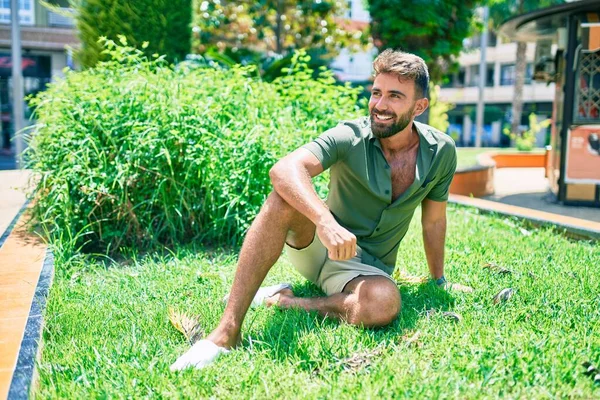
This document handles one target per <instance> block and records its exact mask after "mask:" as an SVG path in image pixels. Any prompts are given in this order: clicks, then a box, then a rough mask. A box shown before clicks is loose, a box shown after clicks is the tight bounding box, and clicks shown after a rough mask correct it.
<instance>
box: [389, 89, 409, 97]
mask: <svg viewBox="0 0 600 400" xmlns="http://www.w3.org/2000/svg"><path fill="white" fill-rule="evenodd" d="M390 93H391V94H397V95H400V96H402V97H406V95H405V94H404V93H402V92H401V91H399V90H390Z"/></svg>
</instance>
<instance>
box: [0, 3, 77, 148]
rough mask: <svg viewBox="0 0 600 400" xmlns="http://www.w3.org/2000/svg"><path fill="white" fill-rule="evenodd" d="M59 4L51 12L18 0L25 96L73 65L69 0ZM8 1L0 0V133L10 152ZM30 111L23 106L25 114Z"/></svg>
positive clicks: (73, 33)
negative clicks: (56, 8)
mask: <svg viewBox="0 0 600 400" xmlns="http://www.w3.org/2000/svg"><path fill="white" fill-rule="evenodd" d="M51 3H53V4H55V5H56V6H57V7H59V11H60V12H54V11H51V10H48V9H47V8H45V7H44V6H43V5H42V4H40V2H39V0H19V20H20V26H21V46H22V68H23V85H24V93H25V96H28V95H31V94H35V93H37V92H39V91H40V90H43V89H44V88H45V86H46V85H47V84H48V83H49V82H50V81H51V80H52V79H53V78H54V77H58V76H61V75H62V74H63V72H62V71H63V69H64V68H65V67H67V66H69V67H71V68H73V67H74V65H73V59H72V55H71V54H72V52H71V51H70V50H69V46H71V47H75V46H77V44H78V40H77V36H76V31H75V26H74V24H75V23H74V20H73V18H71V17H70V16H69V14H71V13H72V10H71V9H70V8H69V3H68V0H54V1H51ZM11 44H12V40H11V17H10V0H0V111H1V114H0V120H1V122H2V134H1V135H0V145H1V149H2V151H3V152H4V153H10V151H11V142H10V138H11V137H12V136H13V134H14V133H13V132H12V131H13V129H12V125H13V124H12V101H13V99H12V77H11V76H12V57H11ZM30 114H31V111H30V110H29V109H28V108H27V107H25V117H26V118H27V119H28V118H29V117H30Z"/></svg>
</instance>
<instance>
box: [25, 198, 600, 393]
mask: <svg viewBox="0 0 600 400" xmlns="http://www.w3.org/2000/svg"><path fill="white" fill-rule="evenodd" d="M417 215H419V213H417ZM418 220H419V218H414V220H413V226H412V227H411V229H410V231H409V234H408V235H407V237H406V238H405V240H404V242H403V244H402V245H401V250H400V253H399V255H398V264H397V272H398V273H402V274H403V275H406V274H408V275H422V276H424V275H426V271H427V267H426V263H425V258H424V252H423V250H422V242H421V236H420V235H421V232H420V224H419V223H418ZM526 229H527V230H526ZM235 261H236V254H235V253H232V252H228V251H225V250H202V249H200V250H193V249H189V248H188V249H179V250H177V251H176V252H174V253H173V254H172V255H169V256H154V257H150V256H147V257H138V258H134V259H133V261H130V262H128V263H125V264H121V265H117V264H113V265H111V266H110V267H105V266H103V265H101V264H96V265H88V266H85V267H84V266H81V265H78V264H76V263H73V265H57V273H56V277H55V280H54V285H53V287H52V290H51V295H50V299H49V303H48V308H47V310H46V316H45V320H46V325H45V331H44V336H43V340H44V345H43V355H42V358H41V361H40V362H39V369H38V370H39V383H38V386H37V389H36V392H35V394H36V396H37V397H39V398H73V399H75V398H77V399H86V398H140V397H152V398H240V399H247V398H257V399H278V398H308V399H313V398H314V399H316V398H319V399H320V398H331V399H340V398H347V399H355V398H418V399H420V398H436V399H437V398H461V399H466V398H498V397H506V398H526V399H535V398H566V397H569V398H584V399H590V398H599V397H600V386H594V383H593V380H592V379H591V378H589V377H587V376H585V375H584V374H583V372H584V369H583V367H581V363H582V362H584V361H588V360H589V361H591V362H592V363H594V364H595V365H598V364H600V251H599V249H598V246H597V244H594V243H592V242H584V241H573V240H570V239H567V238H565V237H563V236H561V235H559V234H557V233H556V232H554V231H552V230H550V229H530V228H526V227H524V226H523V225H521V224H520V223H518V222H515V221H514V220H511V219H507V218H504V217H498V216H488V215H480V214H479V213H478V211H477V210H474V209H468V208H462V207H456V206H450V207H449V228H448V244H447V273H446V276H447V277H448V278H449V280H452V281H457V282H461V283H464V284H468V285H470V286H472V287H474V288H475V292H474V293H472V294H463V293H453V292H444V291H442V290H440V289H437V288H435V287H433V286H432V285H431V284H414V283H411V284H408V283H404V284H402V283H401V284H400V290H401V293H402V300H403V310H402V313H401V316H400V317H399V319H398V320H397V321H396V322H395V323H394V324H393V325H392V326H390V327H388V328H385V329H379V330H363V329H358V328H354V327H351V326H348V325H346V324H343V323H338V322H336V321H332V320H329V319H324V318H322V317H319V316H318V315H316V314H309V313H305V312H301V311H298V310H290V311H282V310H278V309H275V308H271V309H266V308H262V309H256V310H251V311H250V312H249V314H248V316H247V318H246V322H245V327H244V328H245V329H244V338H243V345H242V346H241V347H240V348H239V349H237V350H235V351H233V352H231V353H230V354H229V355H227V356H223V357H221V358H220V359H219V360H218V361H217V362H216V363H215V364H214V365H213V366H211V367H208V368H206V369H204V370H200V371H198V370H194V369H189V370H186V371H183V372H180V373H174V372H170V371H169V366H170V364H171V363H173V362H174V361H175V359H176V358H177V357H178V356H179V355H180V354H182V353H183V352H184V351H186V350H187V349H188V347H189V345H188V343H186V340H185V338H184V337H183V335H181V334H180V333H179V332H178V331H176V330H175V329H174V328H173V327H172V326H171V325H170V323H169V320H168V310H169V308H170V307H172V308H174V309H175V310H177V311H181V312H186V313H189V314H191V315H198V316H199V318H200V321H201V323H202V324H203V327H204V328H205V330H206V331H209V330H210V329H212V328H213V327H214V326H215V325H216V324H217V322H218V320H219V317H220V315H221V313H222V311H223V305H222V304H221V302H220V299H221V298H222V297H223V295H224V294H226V293H227V291H228V289H229V286H230V284H231V282H232V279H233V274H234V268H235ZM488 262H493V263H496V264H498V265H500V266H502V267H505V268H508V269H510V270H511V271H512V274H498V273H496V272H494V271H490V270H489V269H486V268H482V267H483V266H484V265H485V264H486V263H488ZM66 269H68V272H65V270H66ZM399 276H400V275H398V277H399ZM282 281H289V282H292V283H293V285H294V287H293V288H294V292H295V293H297V294H300V295H314V294H318V290H317V289H316V288H315V287H314V286H312V285H310V284H307V283H306V282H305V281H304V280H303V279H302V278H301V277H300V276H299V275H298V274H297V273H295V272H294V271H293V270H292V268H291V266H290V265H289V263H288V261H287V260H286V259H285V258H282V259H281V260H280V261H279V262H278V263H277V264H276V265H275V267H274V268H273V270H272V271H271V273H270V274H269V275H268V277H267V281H266V283H270V284H273V283H277V282H282ZM509 287H510V288H514V289H515V290H516V293H515V295H514V296H513V297H512V298H511V299H509V300H508V302H506V303H504V304H499V305H495V304H494V303H493V301H492V298H493V297H494V295H495V294H496V293H498V292H499V291H500V290H501V289H504V288H509ZM431 309H435V310H438V311H443V310H449V311H453V312H456V313H459V314H460V315H462V317H463V319H462V321H461V322H454V321H452V320H450V319H448V318H446V317H444V316H443V315H442V313H440V312H437V313H432V314H431V315H429V316H428V313H427V310H431ZM415 338H416V340H409V339H415Z"/></svg>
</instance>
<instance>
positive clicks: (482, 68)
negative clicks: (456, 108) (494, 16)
mask: <svg viewBox="0 0 600 400" xmlns="http://www.w3.org/2000/svg"><path fill="white" fill-rule="evenodd" d="M482 11H483V31H482V32H481V60H480V62H479V96H478V100H477V123H476V131H475V147H481V137H482V136H483V123H484V118H483V115H484V109H485V108H484V106H485V98H484V93H485V81H486V76H485V75H486V72H487V63H486V54H485V51H486V49H487V42H488V29H487V24H488V13H489V9H488V7H487V6H485V7H483V10H482Z"/></svg>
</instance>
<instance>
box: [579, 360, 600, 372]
mask: <svg viewBox="0 0 600 400" xmlns="http://www.w3.org/2000/svg"><path fill="white" fill-rule="evenodd" d="M581 365H583V368H585V372H584V373H583V374H584V375H585V376H592V375H594V374H597V373H600V371H599V370H598V368H596V367H595V366H594V365H593V364H592V363H591V362H589V361H586V362H584V363H582V364H581Z"/></svg>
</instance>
